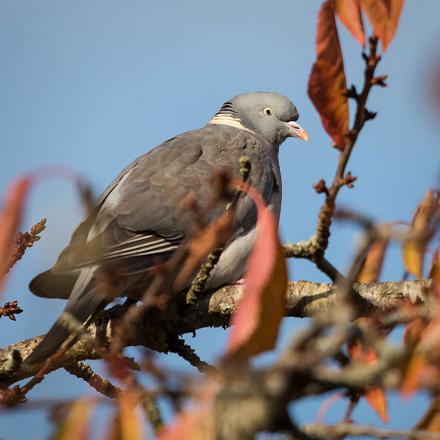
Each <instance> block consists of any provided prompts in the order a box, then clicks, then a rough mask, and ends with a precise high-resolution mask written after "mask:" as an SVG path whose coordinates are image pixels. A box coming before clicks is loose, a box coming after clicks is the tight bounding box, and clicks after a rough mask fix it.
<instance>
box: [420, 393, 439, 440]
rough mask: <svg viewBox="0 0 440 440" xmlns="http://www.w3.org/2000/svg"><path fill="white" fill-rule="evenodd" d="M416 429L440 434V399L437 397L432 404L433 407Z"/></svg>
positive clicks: (430, 407)
mask: <svg viewBox="0 0 440 440" xmlns="http://www.w3.org/2000/svg"><path fill="white" fill-rule="evenodd" d="M415 429H418V430H422V431H428V432H440V397H439V396H435V397H434V399H433V400H432V402H431V405H430V406H429V408H428V411H426V413H425V415H424V416H423V417H422V419H421V420H420V422H419V423H417V426H416V427H415Z"/></svg>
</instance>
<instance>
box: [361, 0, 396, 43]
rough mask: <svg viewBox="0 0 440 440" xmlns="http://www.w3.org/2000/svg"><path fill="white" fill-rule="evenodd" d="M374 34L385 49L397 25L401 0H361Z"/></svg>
mask: <svg viewBox="0 0 440 440" xmlns="http://www.w3.org/2000/svg"><path fill="white" fill-rule="evenodd" d="M361 6H362V9H363V10H364V11H365V13H366V14H367V17H368V20H369V22H370V24H371V27H372V28H373V32H374V34H375V35H376V36H377V37H378V38H379V40H380V41H381V42H382V45H383V49H384V51H385V50H387V48H388V46H389V44H390V43H391V40H392V39H393V37H394V35H395V33H396V31H397V27H398V25H399V19H400V14H401V12H402V8H403V0H361Z"/></svg>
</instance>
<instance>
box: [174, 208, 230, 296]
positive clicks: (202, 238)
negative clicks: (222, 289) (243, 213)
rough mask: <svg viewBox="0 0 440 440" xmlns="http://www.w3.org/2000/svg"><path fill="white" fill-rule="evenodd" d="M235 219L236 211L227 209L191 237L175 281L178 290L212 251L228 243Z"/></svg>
mask: <svg viewBox="0 0 440 440" xmlns="http://www.w3.org/2000/svg"><path fill="white" fill-rule="evenodd" d="M233 220H234V211H233V210H231V211H226V212H225V213H224V214H222V215H221V216H220V217H219V218H217V219H216V220H215V221H213V222H212V223H210V224H209V225H208V226H206V227H205V228H202V229H200V230H199V231H198V232H197V233H196V234H195V235H194V236H193V237H192V238H191V240H190V241H189V243H188V246H187V253H186V258H185V261H184V263H183V264H182V268H181V269H180V270H179V273H178V275H177V277H176V280H175V282H174V286H175V287H174V288H175V289H176V290H179V287H178V286H181V285H182V284H184V283H185V281H186V280H187V279H188V277H189V276H190V275H191V274H193V273H194V271H195V270H197V269H198V268H199V267H200V265H201V264H202V263H203V262H204V260H205V259H206V257H207V256H208V255H209V253H210V252H212V251H213V250H214V249H215V248H218V247H222V246H224V245H225V244H226V242H227V241H228V239H229V238H230V236H231V231H232V223H233Z"/></svg>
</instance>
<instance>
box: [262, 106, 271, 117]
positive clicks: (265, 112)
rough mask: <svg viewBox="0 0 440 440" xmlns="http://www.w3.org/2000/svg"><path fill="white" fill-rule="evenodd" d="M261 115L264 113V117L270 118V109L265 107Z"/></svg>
mask: <svg viewBox="0 0 440 440" xmlns="http://www.w3.org/2000/svg"><path fill="white" fill-rule="evenodd" d="M263 113H264V114H265V115H266V116H272V109H271V108H270V107H265V108H264V109H263Z"/></svg>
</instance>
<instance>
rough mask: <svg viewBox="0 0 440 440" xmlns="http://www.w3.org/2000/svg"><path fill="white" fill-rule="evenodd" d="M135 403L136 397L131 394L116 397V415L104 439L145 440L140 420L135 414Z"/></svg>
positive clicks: (126, 393)
mask: <svg viewBox="0 0 440 440" xmlns="http://www.w3.org/2000/svg"><path fill="white" fill-rule="evenodd" d="M137 402H138V399H137V396H136V394H135V393H133V392H125V393H122V394H120V395H119V396H118V413H117V414H116V416H115V419H114V423H113V424H112V426H111V431H110V432H109V433H108V434H107V436H106V438H108V439H111V440H142V439H144V438H145V436H144V433H143V424H142V419H141V417H140V416H139V414H137V412H136V404H137Z"/></svg>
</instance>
